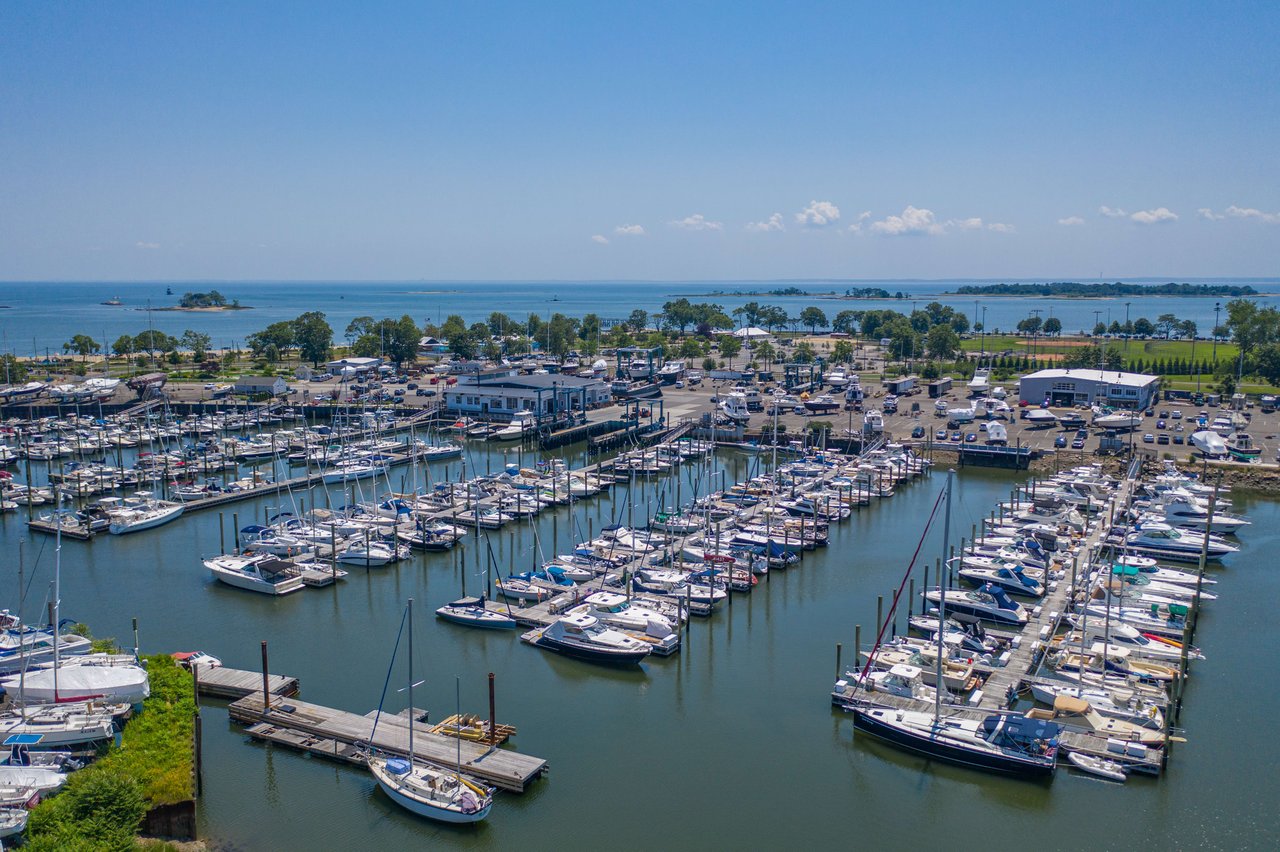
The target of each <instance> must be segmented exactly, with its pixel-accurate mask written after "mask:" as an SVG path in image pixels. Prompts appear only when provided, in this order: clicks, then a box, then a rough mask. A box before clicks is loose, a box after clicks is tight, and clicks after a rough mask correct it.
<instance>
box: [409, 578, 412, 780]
mask: <svg viewBox="0 0 1280 852" xmlns="http://www.w3.org/2000/svg"><path fill="white" fill-rule="evenodd" d="M409 772H410V774H412V773H413V598H409Z"/></svg>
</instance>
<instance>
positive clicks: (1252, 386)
mask: <svg viewBox="0 0 1280 852" xmlns="http://www.w3.org/2000/svg"><path fill="white" fill-rule="evenodd" d="M1213 385H1214V380H1213V377H1212V376H1201V377H1200V392H1201V393H1214V392H1215V391H1214V389H1213ZM1160 386H1161V387H1163V388H1169V389H1170V390H1189V391H1194V390H1195V389H1196V377H1195V376H1161V377H1160ZM1237 390H1239V391H1240V393H1246V394H1252V395H1255V396H1256V395H1258V394H1264V393H1269V394H1280V388H1277V387H1276V386H1275V385H1269V384H1267V383H1266V382H1241V383H1240V384H1239V386H1238V387H1237Z"/></svg>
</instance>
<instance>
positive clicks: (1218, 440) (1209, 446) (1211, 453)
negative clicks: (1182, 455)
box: [1187, 429, 1227, 459]
mask: <svg viewBox="0 0 1280 852" xmlns="http://www.w3.org/2000/svg"><path fill="white" fill-rule="evenodd" d="M1187 440H1188V442H1189V443H1190V444H1191V446H1193V447H1195V448H1196V449H1197V450H1199V451H1200V452H1202V453H1204V454H1205V456H1207V457H1208V458H1211V459H1220V458H1224V457H1225V456H1226V455H1227V442H1226V441H1224V440H1222V436H1221V435H1219V434H1218V433H1217V432H1211V431H1209V430H1208V429H1202V430H1201V431H1199V432H1194V433H1192V435H1191V437H1190V438H1188V439H1187Z"/></svg>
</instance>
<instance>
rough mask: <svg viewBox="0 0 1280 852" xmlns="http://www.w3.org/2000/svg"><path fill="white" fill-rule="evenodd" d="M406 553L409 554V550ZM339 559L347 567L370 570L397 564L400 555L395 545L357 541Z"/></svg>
mask: <svg viewBox="0 0 1280 852" xmlns="http://www.w3.org/2000/svg"><path fill="white" fill-rule="evenodd" d="M406 552H408V551H407V549H406ZM337 558H338V561H339V562H341V563H343V564H345V565H363V566H364V567H366V568H370V567H379V566H382V565H386V564H388V563H390V562H395V561H396V560H397V559H399V558H400V554H399V552H398V548H397V547H396V546H395V545H393V544H385V543H383V542H381V541H358V540H357V541H354V542H352V543H350V544H348V545H347V548H346V550H343V551H340V552H339V553H338V557H337Z"/></svg>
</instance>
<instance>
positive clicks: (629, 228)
mask: <svg viewBox="0 0 1280 852" xmlns="http://www.w3.org/2000/svg"><path fill="white" fill-rule="evenodd" d="M613 232H614V233H615V234H619V235H621V236H624V237H643V236H644V226H643V225H619V226H618V227H616V228H614V229H613Z"/></svg>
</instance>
